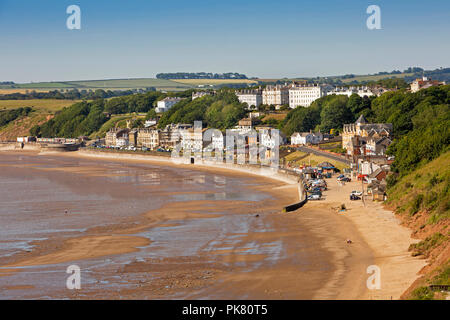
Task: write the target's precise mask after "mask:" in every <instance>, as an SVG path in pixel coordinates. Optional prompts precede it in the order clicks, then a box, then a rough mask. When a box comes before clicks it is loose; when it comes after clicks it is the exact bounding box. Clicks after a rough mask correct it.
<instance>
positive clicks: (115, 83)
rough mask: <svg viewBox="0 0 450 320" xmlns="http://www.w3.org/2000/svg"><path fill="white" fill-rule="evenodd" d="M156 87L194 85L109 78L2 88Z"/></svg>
mask: <svg viewBox="0 0 450 320" xmlns="http://www.w3.org/2000/svg"><path fill="white" fill-rule="evenodd" d="M149 87H155V88H156V89H158V90H186V89H189V88H192V87H193V86H192V85H188V84H185V83H180V82H176V81H172V80H164V79H152V78H142V79H109V80H81V81H58V82H33V83H18V84H15V85H14V86H11V85H3V86H0V90H1V89H14V88H15V89H30V90H33V89H36V90H37V89H40V90H44V89H47V90H55V89H79V90H82V89H86V90H88V89H107V90H117V89H121V90H126V89H140V88H149Z"/></svg>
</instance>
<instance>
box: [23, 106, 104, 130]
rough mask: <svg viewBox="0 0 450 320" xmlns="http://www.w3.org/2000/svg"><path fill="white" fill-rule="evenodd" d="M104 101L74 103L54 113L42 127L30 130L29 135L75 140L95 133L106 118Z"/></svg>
mask: <svg viewBox="0 0 450 320" xmlns="http://www.w3.org/2000/svg"><path fill="white" fill-rule="evenodd" d="M104 108H105V100H103V99H97V100H94V101H92V102H86V101H83V102H79V103H75V104H73V105H72V106H70V107H68V108H64V109H63V110H61V111H59V112H57V113H56V115H55V117H54V118H53V119H50V120H49V121H47V122H46V123H44V124H42V125H40V126H39V125H37V126H35V127H33V128H32V129H31V130H30V134H31V135H33V136H38V137H41V136H42V137H63V138H76V137H79V136H88V135H90V134H91V133H92V132H94V131H97V130H98V129H100V127H101V126H102V125H103V123H105V122H106V121H107V120H108V118H107V116H106V115H105V114H104Z"/></svg>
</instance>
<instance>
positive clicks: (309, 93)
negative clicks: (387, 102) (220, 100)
mask: <svg viewBox="0 0 450 320" xmlns="http://www.w3.org/2000/svg"><path fill="white" fill-rule="evenodd" d="M386 91H387V89H384V88H381V87H373V88H369V87H364V86H362V87H348V88H347V87H346V88H344V87H337V88H334V87H333V86H330V85H326V84H307V83H300V84H298V83H292V84H290V85H288V84H284V85H280V84H278V85H268V86H266V87H265V88H264V89H262V88H258V89H245V90H240V91H236V95H237V97H238V99H239V101H240V102H241V103H247V105H248V106H249V109H255V108H257V107H258V106H259V105H261V104H265V105H274V106H281V105H287V104H288V105H289V107H290V108H292V109H293V108H296V107H298V106H303V107H309V106H310V105H311V103H313V102H314V101H315V100H317V99H319V98H321V97H323V96H326V95H332V94H336V95H347V96H351V95H352V94H357V95H359V96H360V97H364V96H367V97H370V96H373V95H377V96H378V95H381V94H383V93H384V92H386Z"/></svg>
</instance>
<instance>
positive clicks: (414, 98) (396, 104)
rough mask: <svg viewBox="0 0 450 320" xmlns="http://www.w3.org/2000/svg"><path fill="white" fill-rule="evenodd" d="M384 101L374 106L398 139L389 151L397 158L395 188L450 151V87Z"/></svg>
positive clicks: (406, 94)
mask: <svg viewBox="0 0 450 320" xmlns="http://www.w3.org/2000/svg"><path fill="white" fill-rule="evenodd" d="M383 96H384V95H383ZM383 96H382V97H380V98H384V97H383ZM385 102H386V103H385V104H380V103H378V101H377V104H376V105H375V106H374V107H375V108H376V109H377V111H376V112H377V113H378V114H379V119H380V120H384V119H386V121H388V122H392V124H393V125H394V131H395V133H396V136H397V139H396V140H395V141H394V143H393V144H392V145H391V146H390V147H389V149H388V152H389V153H390V154H392V155H395V162H394V164H393V165H392V170H393V172H394V173H395V175H393V176H392V178H391V180H390V184H391V185H392V184H394V183H395V181H396V180H397V178H400V177H402V176H404V175H406V174H408V173H409V172H411V171H413V170H414V169H415V168H417V167H419V166H421V165H423V164H426V163H428V162H429V161H431V160H433V159H436V158H437V157H439V156H440V155H441V154H443V153H445V152H446V151H448V150H449V143H450V86H449V85H447V86H441V87H432V88H429V89H426V90H421V91H419V92H417V93H413V94H411V93H405V94H398V95H391V97H390V99H387V101H385ZM374 103H375V101H374Z"/></svg>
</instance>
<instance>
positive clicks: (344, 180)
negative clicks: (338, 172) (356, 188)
mask: <svg viewBox="0 0 450 320" xmlns="http://www.w3.org/2000/svg"><path fill="white" fill-rule="evenodd" d="M340 181H343V182H350V181H352V179H350V178H349V177H344V178H342V179H341V180H340Z"/></svg>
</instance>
